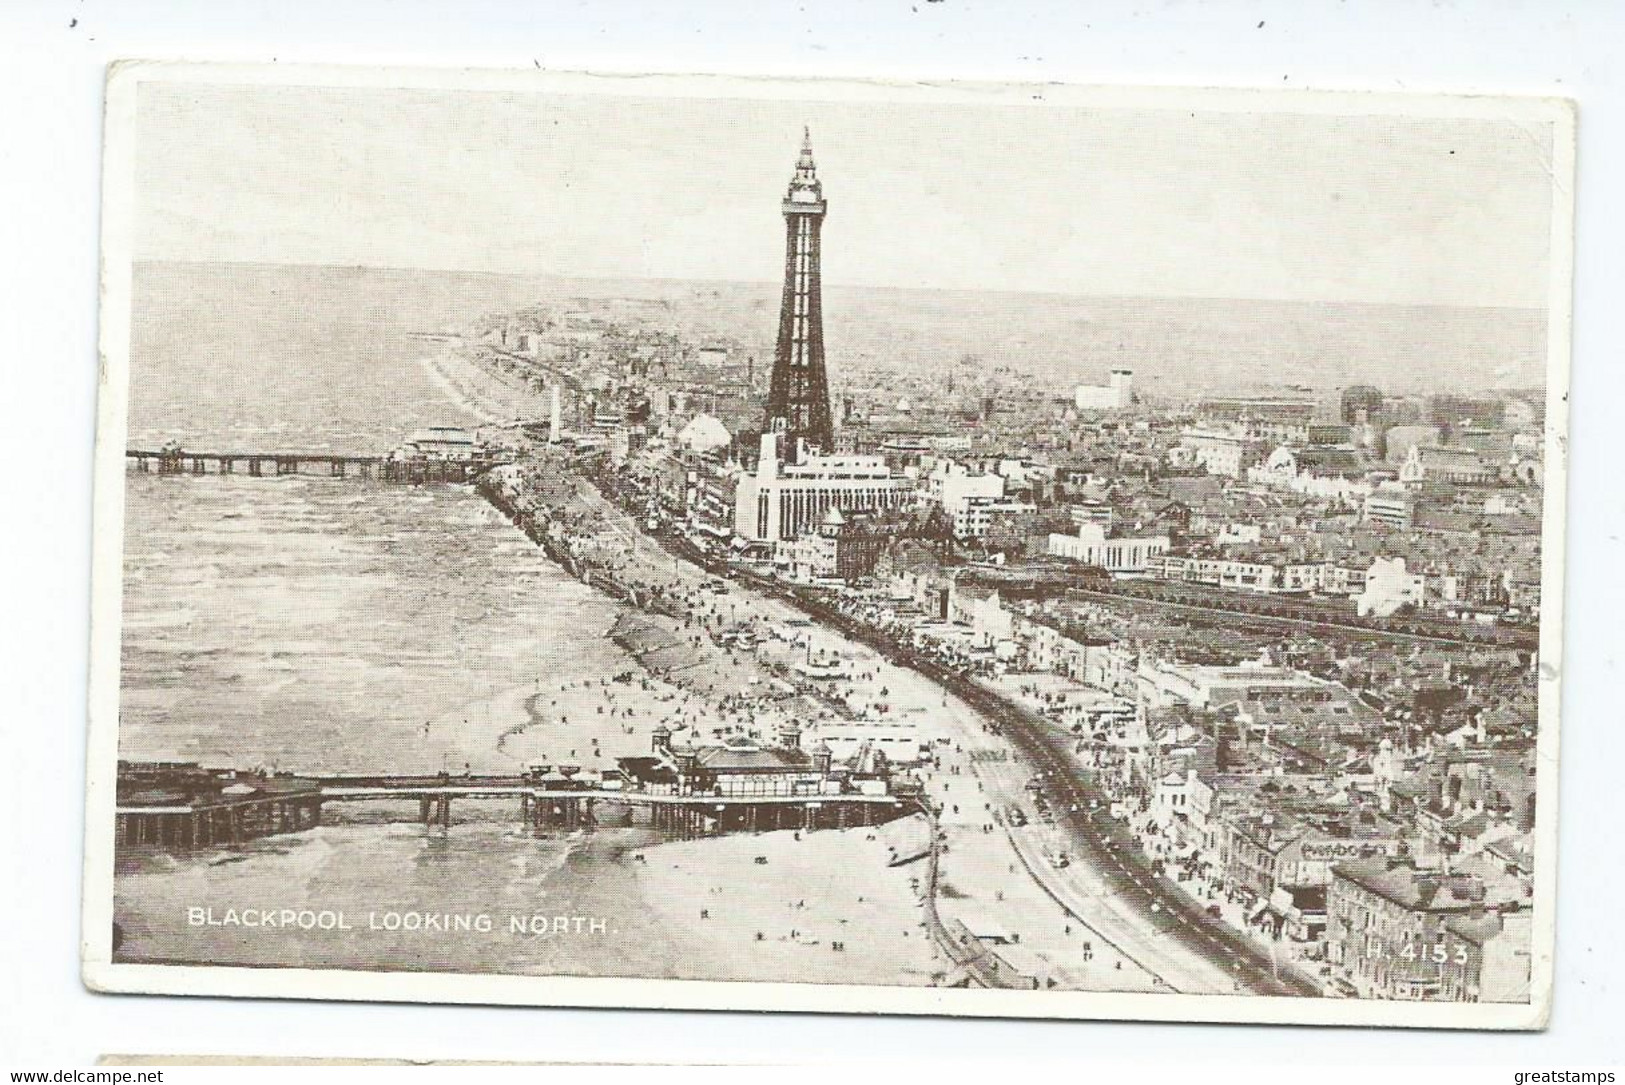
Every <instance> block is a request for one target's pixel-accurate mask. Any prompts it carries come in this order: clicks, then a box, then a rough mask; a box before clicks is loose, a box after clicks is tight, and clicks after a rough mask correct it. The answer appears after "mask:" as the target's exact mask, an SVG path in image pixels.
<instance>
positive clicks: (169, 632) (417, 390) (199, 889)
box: [115, 264, 669, 975]
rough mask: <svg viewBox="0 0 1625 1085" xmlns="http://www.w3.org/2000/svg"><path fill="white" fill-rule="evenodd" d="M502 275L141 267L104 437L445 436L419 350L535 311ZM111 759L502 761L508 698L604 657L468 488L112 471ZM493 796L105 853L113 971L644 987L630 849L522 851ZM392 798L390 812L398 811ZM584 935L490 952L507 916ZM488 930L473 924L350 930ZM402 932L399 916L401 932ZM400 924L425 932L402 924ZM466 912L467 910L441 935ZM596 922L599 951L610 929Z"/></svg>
mask: <svg viewBox="0 0 1625 1085" xmlns="http://www.w3.org/2000/svg"><path fill="white" fill-rule="evenodd" d="M534 297H535V296H534V290H533V288H532V287H531V286H530V284H527V283H525V282H523V281H520V280H514V279H504V278H496V277H484V276H469V275H457V274H431V275H425V274H421V273H413V272H391V271H379V270H358V269H347V268H286V267H261V266H225V265H179V264H143V265H140V266H138V268H137V273H136V276H135V294H134V298H135V308H134V322H133V331H132V347H131V414H130V441H131V443H132V444H133V445H138V446H146V447H157V446H158V445H159V444H161V443H162V442H164V441H169V440H175V441H179V442H180V443H181V444H182V446H183V447H188V448H203V447H208V448H211V449H220V450H238V449H243V450H248V449H268V450H292V451H319V450H333V451H340V452H350V453H381V452H387V451H388V450H390V449H391V448H393V447H395V446H396V445H397V444H399V443H400V441H402V440H403V439H404V438H405V437H406V436H407V435H408V434H409V433H410V432H411V431H412V430H414V429H416V428H419V427H422V426H425V425H431V424H450V425H458V424H467V423H472V422H473V421H475V419H474V418H473V416H472V415H471V414H470V412H469V411H468V410H466V409H464V407H463V406H462V405H460V404H459V403H458V402H456V401H454V400H452V399H449V398H448V397H447V395H446V394H445V392H443V391H442V390H441V389H442V387H443V386H442V385H440V384H437V383H436V382H435V381H434V380H433V379H432V378H431V377H430V375H429V373H428V371H427V370H426V369H425V368H424V366H423V365H421V364H420V361H421V358H422V357H423V355H424V352H425V351H426V350H429V349H431V347H430V345H426V341H425V340H423V339H422V338H420V336H421V335H423V334H425V333H427V334H431V335H432V334H434V333H437V332H441V331H444V330H446V329H448V328H451V327H460V326H466V325H468V324H469V323H471V322H474V321H477V320H478V319H480V318H481V317H482V316H483V315H485V314H489V313H502V312H506V311H510V310H512V309H514V308H517V307H519V306H521V305H524V304H526V303H529V302H532V301H534ZM125 481H126V504H125V512H126V521H125V554H124V606H123V620H124V625H123V639H122V658H121V683H120V685H121V705H120V724H119V751H120V756H121V757H123V758H129V759H137V760H180V761H193V762H198V763H200V764H202V765H206V766H211V767H221V768H236V769H249V770H252V769H259V768H264V769H268V770H277V769H282V770H293V771H311V772H317V771H319V772H329V773H337V772H349V771H392V772H413V773H417V772H438V771H441V770H450V771H462V770H465V769H471V770H473V771H513V770H515V769H516V768H519V767H520V764H519V763H518V762H517V761H516V758H515V756H514V755H513V754H511V753H508V752H506V751H505V750H504V749H503V743H502V741H501V736H502V734H503V732H504V731H505V730H506V729H508V728H509V727H510V726H511V725H512V723H513V721H512V720H509V719H504V718H499V717H496V716H494V714H500V713H504V712H505V713H508V714H510V715H511V714H512V713H514V712H515V710H516V706H517V705H518V704H519V700H518V699H517V698H516V697H515V696H513V694H515V693H516V692H517V693H521V694H522V693H524V692H526V691H528V690H532V689H539V688H548V687H551V688H557V687H558V686H562V685H581V684H584V683H587V682H596V681H597V680H598V679H599V678H600V677H601V676H602V675H605V674H611V673H615V672H617V671H620V670H624V669H625V668H626V667H627V665H628V663H627V658H626V657H625V656H624V655H623V654H622V653H621V651H620V649H619V648H618V647H616V646H615V644H614V643H613V642H611V641H609V640H607V639H606V638H605V637H604V636H603V634H604V633H605V632H606V631H607V630H608V629H609V628H610V626H611V625H613V623H614V620H615V617H616V614H617V609H616V604H614V603H612V602H611V601H610V600H608V599H606V598H605V597H603V596H601V595H600V594H598V593H597V592H595V591H594V590H593V589H591V588H589V587H587V586H585V585H583V584H581V583H579V582H578V581H575V580H573V579H571V578H570V577H568V576H567V575H565V574H564V573H563V572H562V571H561V570H559V569H558V568H557V567H556V566H555V565H553V564H552V563H551V562H549V561H548V560H547V559H546V557H545V556H544V555H543V554H542V553H541V552H540V551H539V550H538V549H537V548H536V547H535V546H533V545H532V544H531V543H530V542H529V540H527V539H526V538H525V537H524V536H523V535H522V534H521V533H519V532H518V531H516V530H515V529H514V528H513V527H512V526H511V525H510V524H508V523H507V522H506V521H505V520H503V519H502V518H501V517H500V516H499V515H498V514H497V513H496V512H495V511H494V510H492V509H491V508H490V507H489V506H488V505H487V504H486V502H485V501H484V500H483V499H481V498H480V497H479V496H478V495H477V494H475V493H474V492H473V491H472V489H471V488H469V487H466V486H451V485H439V486H423V487H404V486H395V485H388V484H383V483H377V482H368V481H365V480H361V479H356V478H349V479H327V478H317V477H297V478H281V479H266V478H250V477H247V476H244V475H234V476H229V477H227V476H217V475H209V476H204V477H201V478H196V477H159V476H157V475H142V474H138V473H130V474H127V475H126V480H125ZM512 805H513V804H511V803H481V802H464V803H461V804H459V805H458V807H457V809H456V817H455V819H454V821H455V823H454V825H453V826H452V827H451V829H450V830H449V831H444V832H442V831H440V830H438V829H437V830H435V831H432V832H430V831H425V830H424V829H423V828H422V827H421V826H420V825H418V824H416V822H415V819H414V818H413V814H414V813H415V809H407V808H405V807H404V805H403V807H402V808H398V809H392V808H389V807H388V806H382V807H369V806H352V807H351V808H349V809H345V808H344V806H343V805H342V804H329V806H328V808H327V810H326V811H324V816H325V818H326V823H325V824H324V825H323V826H322V827H321V828H319V829H316V830H313V831H309V832H304V833H300V834H296V835H292V836H285V837H276V838H270V839H266V840H261V841H258V842H255V843H254V844H252V845H250V846H248V847H246V848H244V849H240V850H232V851H225V850H206V851H204V852H203V853H200V854H197V855H193V856H184V857H176V856H169V855H164V854H160V853H156V852H153V853H145V854H129V855H125V856H122V857H121V858H120V860H119V863H120V866H119V869H118V871H117V877H116V879H115V882H116V907H115V915H116V920H117V922H118V923H119V925H120V935H119V942H120V948H119V951H118V958H119V959H120V960H140V961H177V962H196V963H237V964H252V965H262V966H270V965H286V966H290V967H311V966H324V965H325V966H330V967H346V968H362V969H398V968H406V969H446V970H468V971H482V970H483V971H494V972H517V973H524V974H557V973H578V974H603V973H605V972H606V971H607V972H608V973H609V974H626V975H660V974H663V973H664V971H665V970H666V968H667V967H668V966H667V964H666V963H665V962H666V961H667V959H668V957H669V955H668V954H666V953H665V952H663V951H662V949H661V947H662V945H663V938H662V936H661V934H660V932H659V931H658V930H657V929H653V928H652V925H651V924H652V921H650V920H648V919H647V917H646V916H644V915H643V913H642V912H641V911H640V909H638V908H636V907H634V906H629V904H628V901H629V900H632V899H634V898H632V897H630V896H629V889H628V879H627V878H626V877H625V876H624V874H623V873H622V871H621V868H620V866H619V865H618V864H617V863H616V862H615V857H616V855H617V854H618V853H619V852H620V851H621V850H622V849H624V848H625V847H628V846H632V845H634V844H636V843H637V840H636V838H635V836H633V835H631V834H629V833H616V832H607V833H601V834H598V835H597V838H596V839H588V838H586V837H584V836H581V835H576V836H549V837H543V838H537V837H535V836H532V835H530V834H528V833H526V832H524V831H523V830H521V829H520V827H519V824H518V818H517V810H515V809H510V807H511V806H512ZM412 806H413V807H415V804H412ZM251 904H252V905H254V906H256V907H260V908H272V909H275V910H278V911H280V910H282V909H291V910H294V911H296V912H297V911H303V910H307V909H309V910H314V911H317V912H321V911H326V912H329V913H333V914H343V915H344V916H346V917H347V920H346V922H348V923H349V924H351V925H352V926H355V925H361V926H362V928H363V929H362V930H360V931H359V932H358V933H346V932H344V931H339V930H333V931H328V932H325V933H324V932H317V933H316V934H315V935H311V934H308V933H307V932H302V931H299V930H298V929H297V928H295V929H293V930H290V931H278V930H276V929H275V928H261V929H257V930H254V931H249V932H247V934H246V936H245V931H244V929H243V928H240V927H216V926H209V925H203V926H194V925H191V924H190V923H189V922H188V918H189V916H195V914H196V913H194V912H191V911H190V910H191V909H197V908H202V909H205V910H210V909H212V911H208V914H209V915H210V916H212V917H222V916H224V915H225V913H226V911H227V910H228V909H231V908H245V907H248V906H249V905H251ZM537 912H545V913H546V914H547V915H548V916H550V917H553V918H558V917H576V916H581V917H584V918H586V919H588V920H589V921H590V920H593V919H596V920H599V921H601V922H602V924H603V926H604V927H605V929H606V931H605V932H602V933H595V932H594V930H593V928H592V926H591V923H590V922H589V924H588V926H587V928H586V930H585V932H576V931H574V930H573V928H572V929H571V930H569V931H564V932H554V931H553V930H552V929H551V927H549V930H548V932H547V934H546V935H544V936H537V935H536V934H535V933H534V932H533V931H530V930H529V928H527V934H526V935H524V936H511V935H508V934H507V933H506V932H505V925H506V924H508V923H510V922H511V917H512V916H521V917H529V916H533V915H534V914H536V913H537ZM391 914H394V915H398V916H405V915H407V914H417V915H420V916H429V915H434V916H438V917H440V918H441V919H443V920H444V921H445V922H447V923H449V924H451V925H452V926H453V927H454V928H455V927H457V923H458V921H457V919H456V917H457V916H464V917H468V916H477V915H479V914H485V915H488V916H490V917H492V919H491V921H492V922H493V923H496V924H497V926H498V928H499V929H498V930H496V931H495V932H490V933H487V932H482V931H479V930H477V929H470V930H461V929H454V930H452V931H450V932H446V933H430V934H427V935H426V934H424V933H421V932H408V931H400V932H388V931H377V930H368V929H365V927H366V924H367V923H368V921H369V919H370V917H372V916H374V915H377V916H378V917H379V918H378V920H377V922H379V923H384V922H389V920H388V919H387V918H386V917H387V916H389V915H391ZM402 922H412V921H407V920H403V921H402ZM419 922H421V920H420V921H419ZM466 922H467V921H466V920H465V923H466ZM609 932H613V933H609Z"/></svg>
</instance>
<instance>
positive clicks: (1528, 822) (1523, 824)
mask: <svg viewBox="0 0 1625 1085" xmlns="http://www.w3.org/2000/svg"><path fill="white" fill-rule="evenodd" d="M1534 829H1535V793H1534V792H1533V791H1531V792H1530V793H1529V794H1527V795H1525V796H1524V797H1523V809H1522V810H1520V811H1518V831H1519V832H1520V833H1528V832H1533V831H1534Z"/></svg>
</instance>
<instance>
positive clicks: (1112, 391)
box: [1072, 369, 1134, 411]
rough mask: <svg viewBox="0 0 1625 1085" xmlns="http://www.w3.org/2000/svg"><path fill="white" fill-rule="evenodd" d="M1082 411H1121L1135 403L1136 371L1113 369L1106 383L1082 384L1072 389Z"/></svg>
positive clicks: (1076, 405)
mask: <svg viewBox="0 0 1625 1085" xmlns="http://www.w3.org/2000/svg"><path fill="white" fill-rule="evenodd" d="M1072 404H1073V406H1075V407H1076V408H1077V409H1078V410H1080V411H1121V410H1126V409H1127V408H1129V407H1131V406H1133V404H1134V371H1133V370H1132V369H1113V370H1112V372H1111V377H1110V378H1109V380H1108V382H1107V383H1106V384H1080V385H1078V386H1077V387H1076V388H1074V389H1073V390H1072Z"/></svg>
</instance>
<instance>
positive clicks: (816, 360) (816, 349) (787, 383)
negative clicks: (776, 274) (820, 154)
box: [766, 129, 835, 456]
mask: <svg viewBox="0 0 1625 1085" xmlns="http://www.w3.org/2000/svg"><path fill="white" fill-rule="evenodd" d="M828 208H829V204H828V203H826V202H825V200H824V186H823V185H821V184H819V182H818V170H817V168H816V167H815V166H814V165H813V155H812V136H811V134H810V133H809V132H807V131H806V130H805V129H803V131H802V141H801V157H800V158H798V159H797V160H796V172H795V174H794V175H793V176H792V177H791V178H790V188H789V191H787V192H786V193H785V195H784V298H783V301H782V302H780V306H779V343H778V348H777V349H776V350H775V351H774V353H773V383H772V385H771V387H770V388H769V390H768V396H767V423H766V429H767V430H768V431H769V432H771V433H781V434H783V435H784V436H783V438H782V441H783V445H782V447H783V449H784V451H785V453H786V454H788V455H791V456H793V455H795V454H796V450H797V448H798V447H799V446H800V444H801V443H802V442H803V441H804V442H806V444H807V445H808V446H809V447H811V448H816V449H819V450H821V451H824V452H829V451H832V450H833V449H834V447H835V430H834V426H833V424H832V422H831V419H830V413H829V381H828V378H827V377H826V376H825V374H824V305H823V298H822V296H821V294H822V292H821V290H820V289H819V274H818V236H819V232H820V230H821V229H822V227H823V224H824V212H825V211H826V210H828Z"/></svg>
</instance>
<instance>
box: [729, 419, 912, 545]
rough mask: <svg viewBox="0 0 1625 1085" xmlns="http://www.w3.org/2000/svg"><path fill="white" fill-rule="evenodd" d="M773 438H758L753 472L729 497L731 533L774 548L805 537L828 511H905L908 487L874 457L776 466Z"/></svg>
mask: <svg viewBox="0 0 1625 1085" xmlns="http://www.w3.org/2000/svg"><path fill="white" fill-rule="evenodd" d="M780 444H781V441H780V439H779V435H777V434H773V433H764V434H762V439H761V454H760V456H759V457H758V458H757V461H756V470H755V471H754V472H751V473H748V474H746V475H744V476H742V477H741V478H740V480H739V485H738V487H737V488H736V490H735V497H734V532H735V534H737V535H739V536H740V537H742V538H744V539H746V540H749V541H757V542H770V543H778V542H782V541H785V540H788V539H794V538H796V537H798V536H801V535H806V534H809V533H811V532H813V531H815V530H816V528H817V527H818V526H819V525H820V524H822V523H823V521H824V516H825V514H826V513H828V512H829V510H830V509H832V508H833V509H840V510H841V511H842V512H843V513H851V512H882V511H888V510H892V509H901V508H905V507H907V506H908V505H909V504H911V503H912V502H913V500H914V483H913V481H912V480H911V479H909V478H906V477H904V476H899V475H893V474H892V471H891V468H889V467H888V466H887V465H886V461H885V459H884V458H883V457H880V456H819V455H808V456H803V457H802V458H800V460H799V462H794V463H781V462H780V459H779V446H780Z"/></svg>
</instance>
